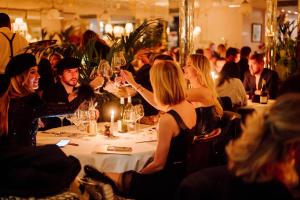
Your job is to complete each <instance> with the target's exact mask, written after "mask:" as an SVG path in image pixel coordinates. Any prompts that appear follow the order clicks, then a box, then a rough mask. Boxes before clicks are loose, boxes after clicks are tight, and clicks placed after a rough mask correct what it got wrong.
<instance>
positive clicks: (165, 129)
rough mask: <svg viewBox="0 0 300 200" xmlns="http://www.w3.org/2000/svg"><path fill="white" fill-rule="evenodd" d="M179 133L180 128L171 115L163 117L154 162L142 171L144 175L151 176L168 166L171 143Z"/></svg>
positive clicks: (160, 121) (159, 124) (158, 132)
mask: <svg viewBox="0 0 300 200" xmlns="http://www.w3.org/2000/svg"><path fill="white" fill-rule="evenodd" d="M176 131H177V132H178V131H179V130H178V127H177V124H176V122H175V120H174V119H173V118H172V116H171V115H169V114H165V115H163V116H162V117H161V118H160V120H159V123H158V130H157V134H158V143H157V147H156V151H155V155H154V160H153V161H152V162H151V163H150V164H149V165H147V166H146V167H145V168H144V169H142V170H141V173H142V174H151V173H154V172H157V171H159V170H162V169H163V168H164V166H165V164H166V161H167V157H168V153H169V148H170V143H171V139H172V137H173V135H174V134H175V133H176Z"/></svg>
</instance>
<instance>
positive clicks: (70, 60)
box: [56, 57, 81, 74]
mask: <svg viewBox="0 0 300 200" xmlns="http://www.w3.org/2000/svg"><path fill="white" fill-rule="evenodd" d="M80 67H81V61H80V59H78V58H74V57H66V58H63V59H61V60H60V61H59V63H57V66H56V68H57V73H58V74H62V73H63V71H64V70H65V69H74V68H80Z"/></svg>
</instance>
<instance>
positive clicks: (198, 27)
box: [193, 26, 201, 36]
mask: <svg viewBox="0 0 300 200" xmlns="http://www.w3.org/2000/svg"><path fill="white" fill-rule="evenodd" d="M200 33H201V27H200V26H195V28H194V31H193V34H194V36H198V35H199V34H200Z"/></svg>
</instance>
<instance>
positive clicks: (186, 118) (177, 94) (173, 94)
mask: <svg viewBox="0 0 300 200" xmlns="http://www.w3.org/2000/svg"><path fill="white" fill-rule="evenodd" d="M122 76H124V77H125V78H126V80H129V79H133V78H132V77H131V76H130V73H129V72H125V71H123V72H122ZM174 77H177V79H174ZM150 81H151V85H152V87H153V94H154V96H153V97H154V101H155V102H156V104H157V105H159V106H160V107H163V108H164V109H165V111H166V113H165V114H164V115H162V116H161V118H160V120H159V122H158V125H157V134H158V143H157V147H156V151H155V154H154V159H153V161H152V162H151V163H150V164H148V165H147V166H146V167H145V168H143V169H142V170H140V171H139V172H136V171H129V172H125V173H123V174H112V173H106V175H104V174H102V173H100V172H97V171H96V170H95V169H93V168H92V167H90V166H86V167H85V172H86V174H87V175H88V176H90V177H92V178H96V179H99V180H101V181H104V182H107V183H110V184H112V185H113V188H114V191H115V192H118V191H121V192H122V193H123V195H125V196H127V197H130V198H134V199H172V197H173V195H174V193H175V191H176V189H177V186H178V184H179V183H180V181H181V180H182V178H183V177H184V176H185V171H186V168H185V166H186V160H187V151H188V147H189V144H190V142H191V139H192V138H193V134H192V133H193V127H194V126H195V124H196V113H195V109H194V107H193V105H192V104H191V103H189V102H188V101H186V87H185V81H184V77H183V73H182V70H181V69H180V67H179V66H178V65H177V64H176V63H175V62H173V61H156V62H155V64H154V65H153V66H152V67H151V69H150ZM137 89H138V90H139V91H141V90H146V89H142V88H137ZM147 92H149V91H147ZM107 176H109V177H110V178H109V177H107ZM111 179H113V180H111Z"/></svg>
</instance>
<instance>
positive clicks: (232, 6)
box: [228, 4, 241, 8]
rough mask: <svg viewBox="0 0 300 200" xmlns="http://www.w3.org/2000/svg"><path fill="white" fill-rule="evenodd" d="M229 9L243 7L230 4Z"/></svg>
mask: <svg viewBox="0 0 300 200" xmlns="http://www.w3.org/2000/svg"><path fill="white" fill-rule="evenodd" d="M228 7H229V8H239V7H241V5H239V4H230V5H229V6H228Z"/></svg>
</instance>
